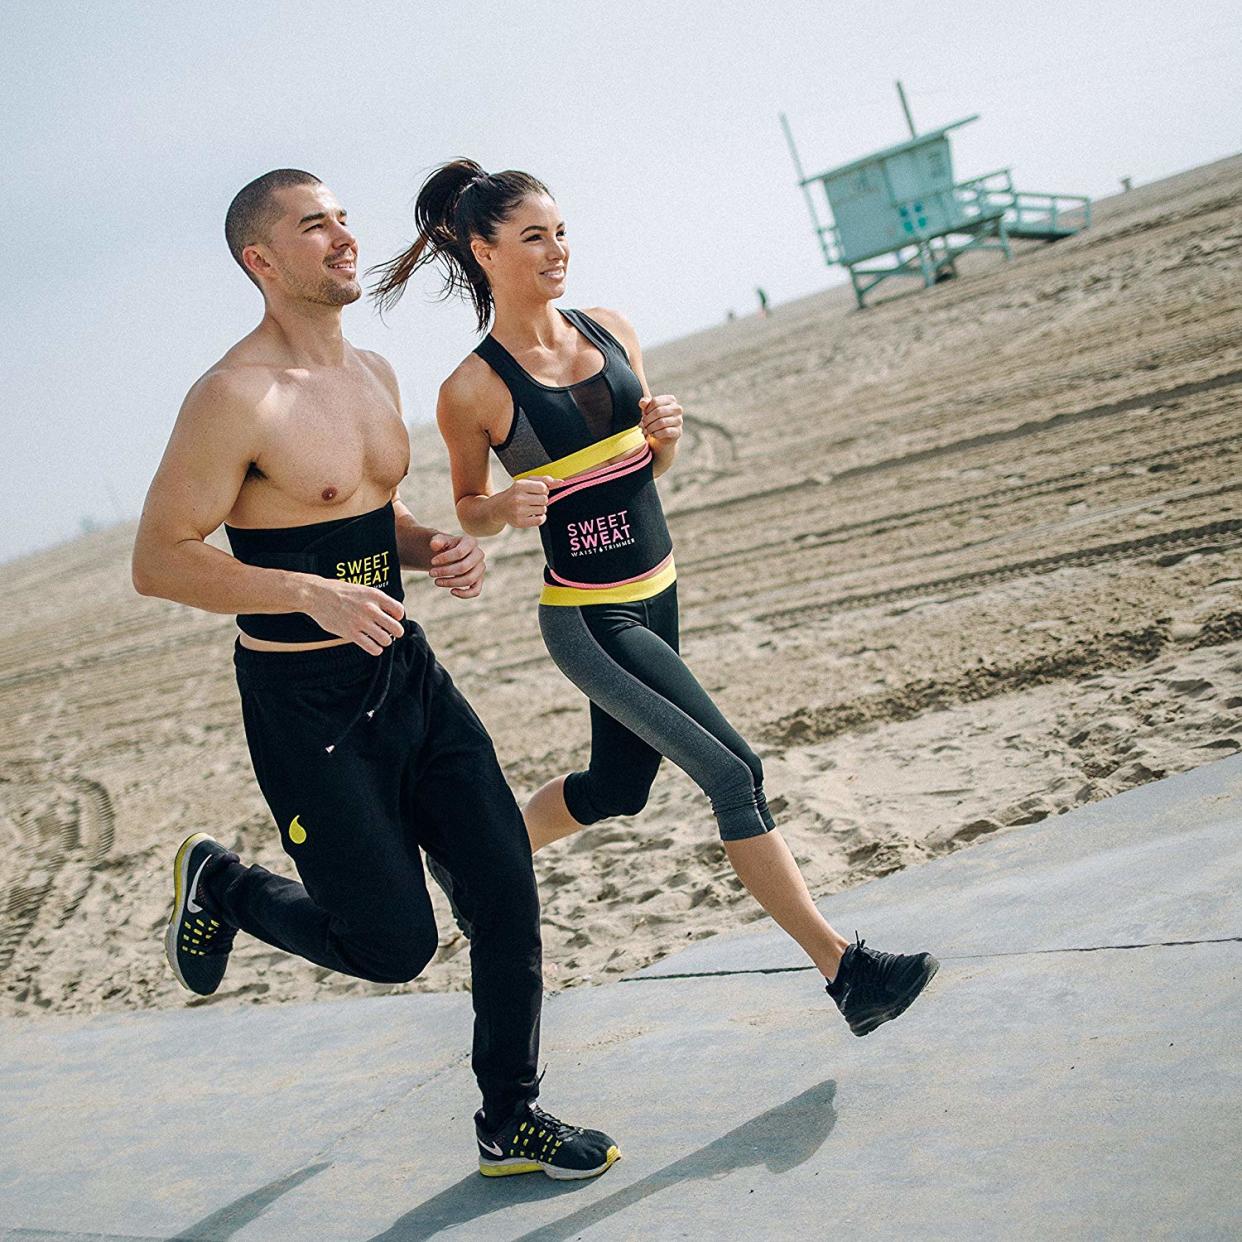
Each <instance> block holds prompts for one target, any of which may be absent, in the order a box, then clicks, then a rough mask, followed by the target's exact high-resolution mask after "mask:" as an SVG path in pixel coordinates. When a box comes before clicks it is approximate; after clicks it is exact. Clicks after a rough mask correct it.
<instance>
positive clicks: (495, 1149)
mask: <svg viewBox="0 0 1242 1242" xmlns="http://www.w3.org/2000/svg"><path fill="white" fill-rule="evenodd" d="M479 1146H480V1147H482V1148H483V1150H484V1151H490V1152H491V1153H492V1155H493V1156H500V1157H502V1158H503V1157H504V1154H505V1153H504V1152H503V1151H501V1149H500V1148H499V1147H493V1146H492V1145H491V1143H485V1142H484V1141H483V1140H482V1139H479Z"/></svg>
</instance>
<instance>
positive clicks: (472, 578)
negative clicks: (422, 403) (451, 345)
mask: <svg viewBox="0 0 1242 1242" xmlns="http://www.w3.org/2000/svg"><path fill="white" fill-rule="evenodd" d="M366 358H367V360H368V362H369V363H370V364H371V366H372V367H373V368H374V371H375V375H376V377H377V378H378V379H379V380H380V382H381V383H382V384H383V385H384V387H385V388H387V390H388V392H389V395H390V396H391V397H392V400H393V404H394V405H395V406H396V408H397V413H398V414H401V388H400V386H399V384H398V383H397V373H396V372H395V371H394V370H393V369H392V364H391V363H390V362H389V361H388V359H387V358H385V357H384V356H383V355H382V354H376V353H372V352H370V351H369V350H368V351H367V352H366ZM402 421H404V419H403V420H402ZM392 511H393V514H394V515H395V517H396V524H397V560H398V562H399V563H400V564H401V566H402V567H403V568H405V569H422V570H426V571H427V576H428V577H429V578H431V579H432V581H433V582H434V583H435V584H436V586H438V587H445V588H446V589H447V590H449V591H451V592H452V593H453V594H454V595H456V596H457V597H458V598H459V599H473V598H474V597H475V596H476V595H478V594H479V592H480V591H482V589H483V575H484V572H485V569H484V557H483V549H482V548H480V547H479V545H478V543H477V542H476V541H475V540H474V539H473V538H472V537H471V536H469V535H450V534H447V533H446V532H444V531H438V530H434V529H433V528H432V527H430V526H423V525H422V524H421V523H420V522H419V521H418V519H417V518H416V517H415V516H414V515H413V514H412V513H411V512H410V510H409V508H408V507H407V506H406V504H405V502H404V501H403V500H402V499H401V497H400V496H398V495H397V494H396V492H395V491H394V492H393V497H392Z"/></svg>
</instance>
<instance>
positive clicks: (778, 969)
mask: <svg viewBox="0 0 1242 1242" xmlns="http://www.w3.org/2000/svg"><path fill="white" fill-rule="evenodd" d="M1195 944H1242V936H1214V937H1211V938H1209V939H1204V940H1149V941H1144V942H1143V943H1141V944H1089V945H1082V946H1078V947H1071V948H1064V949H1014V950H1012V951H1009V952H1005V951H1002V952H1000V953H942V954H940V955H939V957H940V960H941V961H942V962H966V961H972V960H978V959H986V958H989V957H1039V956H1041V955H1043V954H1048V953H1105V952H1109V951H1111V950H1122V949H1171V948H1180V947H1182V946H1184V945H1195ZM814 969H815V966H814V965H813V964H812V965H808V966H759V967H755V968H754V969H751V970H693V971H685V972H683V973H681V974H675V975H674V974H668V975H627V976H626V977H625V978H623V979H619V980H618V982H619V983H661V982H663V981H664V980H666V979H717V978H721V977H723V976H726V975H787V974H796V973H798V972H799V971H804V970H814Z"/></svg>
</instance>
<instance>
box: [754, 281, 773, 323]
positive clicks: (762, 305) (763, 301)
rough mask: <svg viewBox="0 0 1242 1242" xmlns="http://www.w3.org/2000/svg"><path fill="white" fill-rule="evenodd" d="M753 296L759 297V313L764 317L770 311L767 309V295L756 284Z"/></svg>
mask: <svg viewBox="0 0 1242 1242" xmlns="http://www.w3.org/2000/svg"><path fill="white" fill-rule="evenodd" d="M755 297H757V298H758V299H759V313H760V314H761V315H762V316H763V317H764V319H766V318H767V317H768V316H769V315H770V314H771V313H772V312H771V311H770V310H768V295H767V293H766V292H765V291H764V290H763V289H761V288H760V287H759V286H758V285H756V286H755Z"/></svg>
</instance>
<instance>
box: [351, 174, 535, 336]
mask: <svg viewBox="0 0 1242 1242" xmlns="http://www.w3.org/2000/svg"><path fill="white" fill-rule="evenodd" d="M531 194H548V195H549V197H550V196H551V195H550V191H549V190H548V187H547V186H545V185H544V184H543V182H542V181H539V180H537V179H536V178H535V177H532V176H531V175H530V174H529V173H524V172H516V171H513V170H509V171H507V172H499V173H493V174H491V175H489V174H488V173H486V172H484V171H483V169H482V168H481V167H480V166H479V165H478V164H476V163H475V162H474V160H467V159H459V160H450V161H449V162H448V163H447V164H441V165H440V167H439V168H437V169H436V170H435V171H434V172H433V173H432V174H431V175H430V176H429V177H428V178H427V180H426V181H424V182H423V184H422V187H421V188H420V189H419V191H418V198H417V199H415V201H414V223H415V225H416V226H417V228H418V237H417V239H416V240H415V242H414V244H413V245H412V246H411V247H410V248H409V249H408V250H405V251H403V252H402V253H401V254H399V255H396V256H395V257H394V258H392V259H389V260H388V262H387V263H381V264H379V265H378V266H376V267H374V268H372V269H371V271H372V272H378V273H379V280H377V281H376V282H375V284H374V285H372V287H371V297H372V298H373V299H374V301H375V302H376V304H377V305H378V306H379V308H380V310H381V311H385V310H388V309H390V308H391V307H393V306H395V305H396V304H397V303H398V302H399V301H400V300H401V295H402V294H403V293H404V292H405V286H406V282H407V281H408V280H409V279H410V277H411V276H412V275H413V274H414V273H415V272H416V271H417V270H418V269H419V268H420V267H422V266H424V265H425V264H427V263H436V262H438V263H439V264H440V267H441V269H442V270H443V273H444V284H443V286H442V288H441V290H440V296H441V297H449V296H450V295H451V294H454V293H456V294H460V295H461V296H463V297H469V299H470V300H471V302H473V303H474V309H475V313H476V314H477V316H478V320H479V331H480V332H482V331H483V330H484V329H485V328H486V327H487V324H488V320H490V319H491V317H492V289H491V286H490V285H489V284H488V282H487V276H486V275H485V274H484V272H483V269H482V268H481V267H480V266H479V264H478V261H477V260H476V259H475V257H474V254H473V252H472V251H471V249H470V239H471V238H472V237H481V238H482V239H483V240H484V241H487V242H491V241H495V240H496V226H497V225H498V224H500V223H501V222H502V221H504V220H507V219H508V218H509V216H510V214H511V213H512V211H513V209H514V208H515V207H516V206H517V205H518V203H519V202H521V200H522V199H524V198H526V197H527V196H528V195H531Z"/></svg>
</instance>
